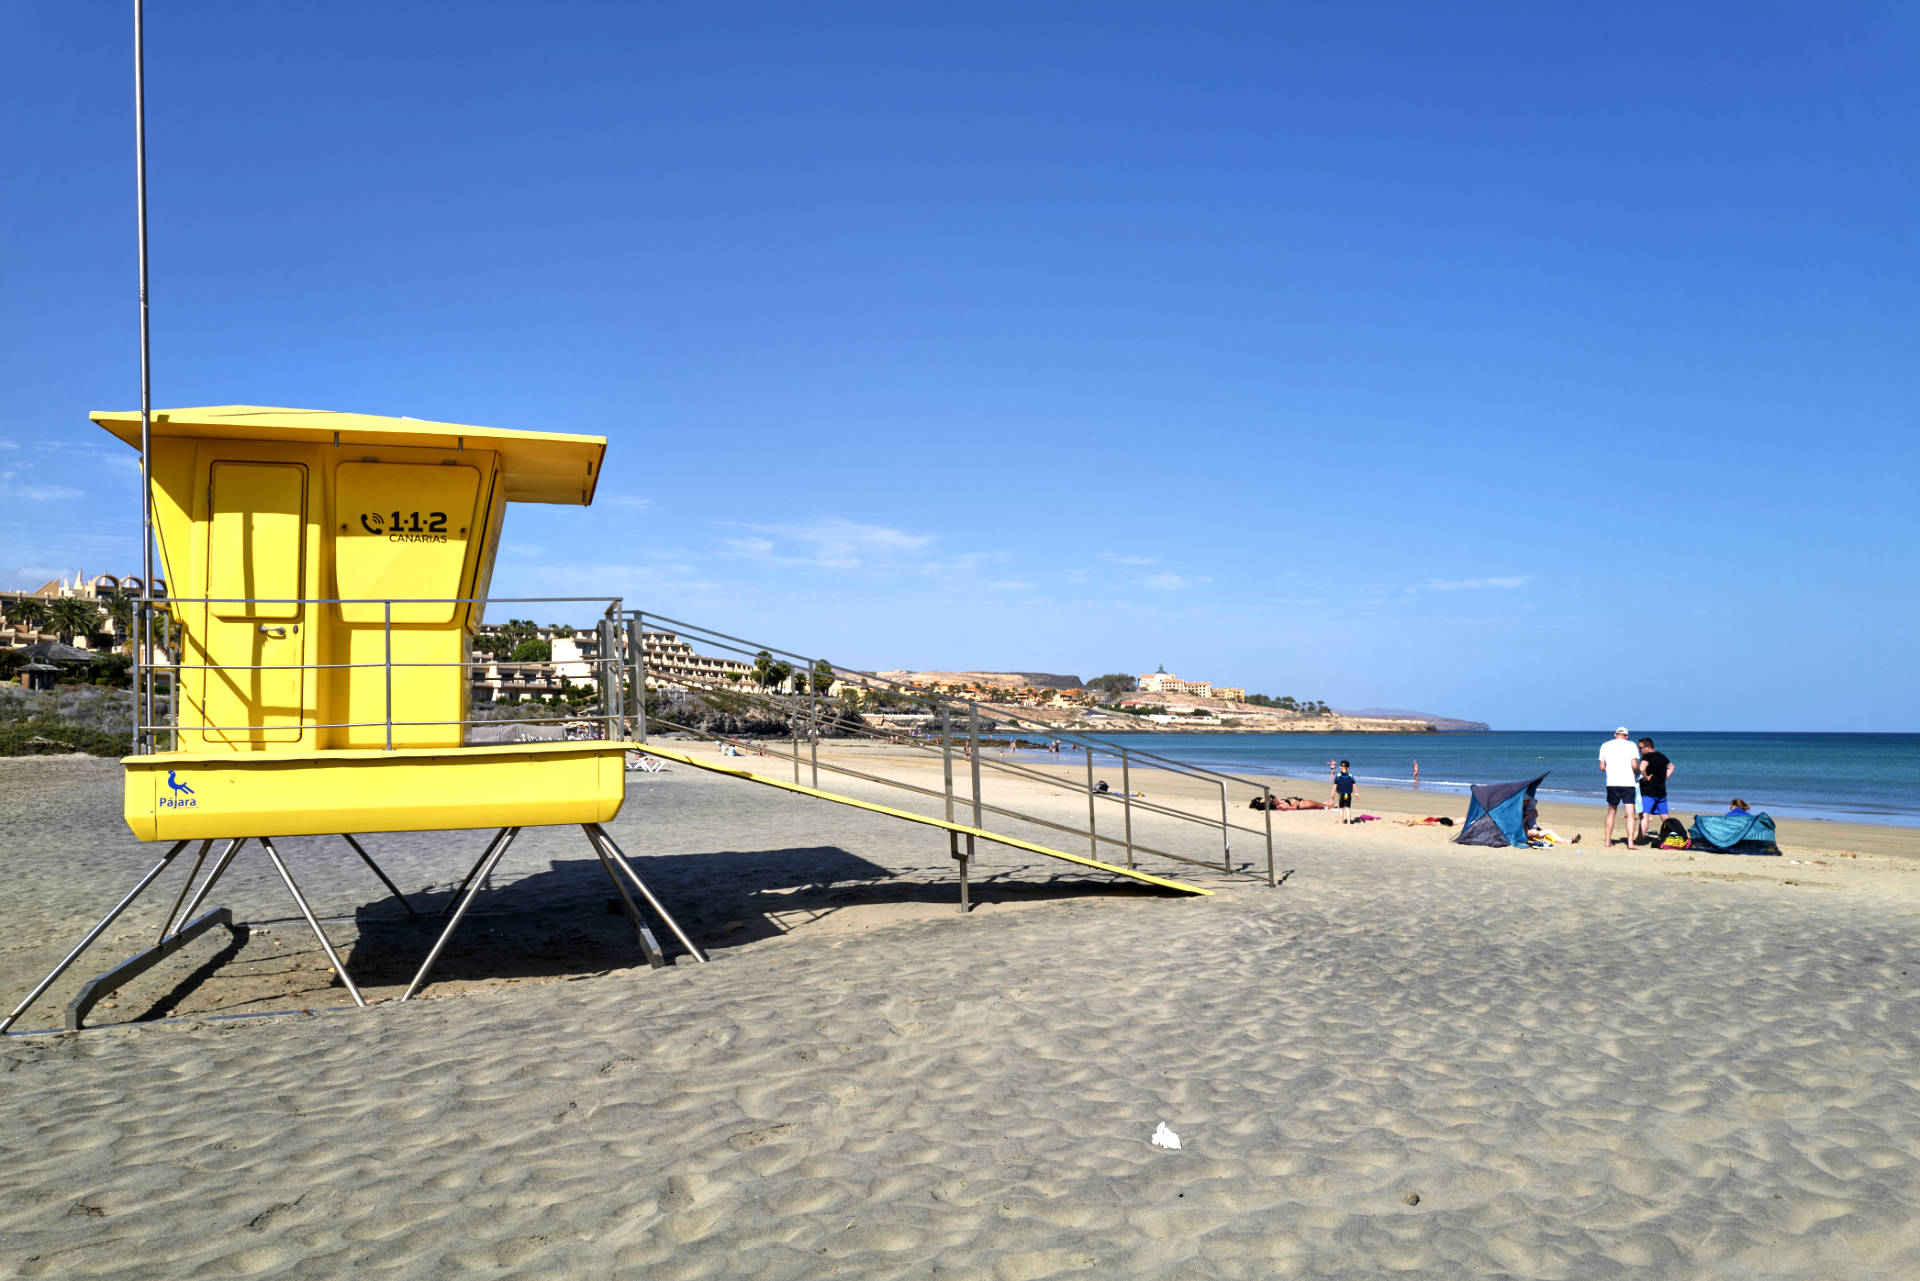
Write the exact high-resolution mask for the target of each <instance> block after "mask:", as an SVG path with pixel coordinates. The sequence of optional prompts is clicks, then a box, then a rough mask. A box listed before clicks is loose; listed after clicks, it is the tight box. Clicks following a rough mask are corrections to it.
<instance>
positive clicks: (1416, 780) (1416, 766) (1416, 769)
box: [1413, 761, 1420, 787]
mask: <svg viewBox="0 0 1920 1281" xmlns="http://www.w3.org/2000/svg"><path fill="white" fill-rule="evenodd" d="M1413 785H1414V786H1415V787H1418V786H1420V762H1419V761H1415V762H1414V763H1413Z"/></svg>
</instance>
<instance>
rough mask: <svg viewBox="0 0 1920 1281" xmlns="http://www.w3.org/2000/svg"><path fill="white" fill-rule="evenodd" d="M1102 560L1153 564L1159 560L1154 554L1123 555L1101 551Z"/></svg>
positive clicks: (1117, 563)
mask: <svg viewBox="0 0 1920 1281" xmlns="http://www.w3.org/2000/svg"><path fill="white" fill-rule="evenodd" d="M1099 556H1100V559H1101V560H1110V561H1112V562H1113V563H1114V564H1116V565H1153V564H1157V563H1158V561H1157V560H1156V559H1155V558H1154V557H1152V556H1121V555H1119V554H1118V553H1115V552H1101V553H1099Z"/></svg>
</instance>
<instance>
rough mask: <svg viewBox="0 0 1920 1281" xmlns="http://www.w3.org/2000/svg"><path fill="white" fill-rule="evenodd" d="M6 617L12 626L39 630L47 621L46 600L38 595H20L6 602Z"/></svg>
mask: <svg viewBox="0 0 1920 1281" xmlns="http://www.w3.org/2000/svg"><path fill="white" fill-rule="evenodd" d="M7 617H8V618H11V619H12V620H13V623H14V626H16V627H21V628H32V629H33V630H34V631H36V632H37V631H39V630H41V629H42V628H43V627H45V626H46V623H47V602H45V601H43V600H41V599H40V598H39V597H38V596H22V597H20V598H19V599H18V600H12V601H8V602H7Z"/></svg>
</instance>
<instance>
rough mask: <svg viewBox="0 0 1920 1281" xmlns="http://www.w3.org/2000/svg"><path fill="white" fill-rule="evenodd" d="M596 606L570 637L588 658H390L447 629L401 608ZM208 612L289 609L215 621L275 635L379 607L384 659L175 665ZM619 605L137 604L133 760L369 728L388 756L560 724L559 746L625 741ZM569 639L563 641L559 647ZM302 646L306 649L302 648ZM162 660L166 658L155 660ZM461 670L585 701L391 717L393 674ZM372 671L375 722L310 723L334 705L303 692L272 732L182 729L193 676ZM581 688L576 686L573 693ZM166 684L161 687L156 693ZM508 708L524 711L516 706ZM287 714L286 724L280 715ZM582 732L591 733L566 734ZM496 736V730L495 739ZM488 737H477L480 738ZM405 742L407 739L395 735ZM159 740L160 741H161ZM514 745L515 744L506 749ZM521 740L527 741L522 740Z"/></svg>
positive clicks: (268, 726)
mask: <svg viewBox="0 0 1920 1281" xmlns="http://www.w3.org/2000/svg"><path fill="white" fill-rule="evenodd" d="M583 604H584V605H594V606H598V607H599V609H600V619H599V621H598V622H597V623H596V624H595V625H594V626H592V627H590V628H585V629H579V630H577V631H576V632H575V635H581V634H585V635H588V636H591V637H592V638H593V642H592V646H591V648H592V650H593V653H592V655H591V656H587V655H584V654H583V655H581V656H578V657H573V658H565V659H556V658H554V657H553V656H552V654H551V651H549V654H548V657H547V658H545V659H535V658H525V659H515V658H512V657H503V656H487V657H481V658H475V657H473V656H472V652H471V651H470V650H468V649H466V648H463V649H462V654H463V657H462V658H460V659H458V660H453V661H439V662H435V661H429V660H420V659H408V658H401V659H396V658H395V657H394V654H393V647H394V633H395V631H396V630H400V631H407V632H421V631H425V630H428V629H429V628H431V627H440V628H442V629H444V628H445V627H446V626H447V624H419V623H413V622H409V621H406V620H405V619H402V620H401V621H400V622H397V623H396V622H395V621H394V616H393V615H394V607H395V606H399V605H446V606H449V607H453V606H459V605H477V606H480V607H482V608H485V607H487V606H490V605H501V606H518V605H553V606H573V607H578V606H580V605H583ZM214 605H250V606H263V605H272V606H296V607H298V609H299V612H300V615H301V617H300V618H299V619H297V620H296V619H285V620H281V619H274V620H268V621H266V622H260V621H259V620H255V619H247V620H222V621H225V622H233V621H245V622H248V623H254V624H255V625H257V626H258V627H259V628H260V629H261V630H262V631H263V632H266V631H269V630H280V629H284V628H291V627H295V626H314V625H315V620H313V619H312V618H311V617H310V616H309V614H308V608H309V607H326V606H360V607H365V606H378V607H379V608H380V610H381V622H380V630H381V634H382V641H381V658H380V660H379V661H377V662H374V661H367V662H311V663H308V662H301V663H219V662H188V661H185V659H184V658H183V657H182V656H181V655H182V653H183V651H184V650H185V649H187V648H188V647H189V645H190V643H191V639H190V638H191V635H192V634H191V631H190V630H189V623H188V616H189V615H191V614H193V613H194V611H195V608H196V607H197V608H198V610H199V612H200V614H201V616H202V618H204V615H205V613H206V609H207V607H210V606H214ZM620 605H621V601H620V599H619V598H618V597H606V596H514V597H500V596H494V597H391V598H366V597H246V598H242V597H212V596H202V597H179V596H173V597H151V596H142V597H139V598H137V599H136V601H135V603H134V607H135V609H136V611H138V614H137V621H136V627H135V632H136V635H139V636H142V637H143V638H145V643H144V644H143V645H136V646H135V647H134V669H133V682H134V689H135V718H134V727H133V754H134V755H136V756H138V755H147V754H150V753H154V752H159V751H165V750H177V749H178V748H179V746H180V743H181V739H182V736H183V735H189V734H192V735H235V736H249V735H250V736H254V741H255V742H264V741H266V737H267V736H269V735H271V736H274V739H275V741H282V740H284V739H285V738H286V737H287V736H292V737H294V738H296V739H297V738H302V737H304V736H305V735H307V734H308V733H310V732H314V731H320V730H352V729H373V728H378V729H380V730H381V731H382V740H383V742H382V745H383V747H384V749H385V750H387V751H392V750H393V749H394V731H395V730H396V729H400V730H405V729H408V728H415V729H419V728H435V727H439V728H449V727H458V728H459V729H460V730H461V740H462V744H463V745H467V746H480V745H485V744H483V743H476V742H474V741H472V740H473V739H474V738H475V734H476V731H484V730H486V729H489V728H491V727H500V726H513V727H520V726H533V725H559V726H561V727H562V731H563V732H562V733H561V734H560V735H558V737H581V738H600V739H617V738H619V737H620V734H621V732H622V730H621V726H622V721H623V717H624V698H625V694H624V691H622V690H620V689H619V688H618V686H619V681H620V673H619V667H620V660H619V658H618V657H617V656H615V648H616V647H615V645H614V643H613V641H614V628H613V620H614V619H615V618H617V617H618V614H619V609H620ZM337 625H338V626H340V627H344V628H350V629H351V628H364V627H366V626H367V624H362V623H351V622H341V623H338V624H337ZM561 639H566V638H561ZM304 643H305V642H303V645H304ZM163 654H164V655H165V657H164V658H162V657H161V655H163ZM449 668H453V669H459V670H461V671H463V672H467V673H472V672H474V671H482V672H489V673H493V672H500V671H501V669H510V670H511V671H512V672H514V673H516V674H517V675H521V676H524V674H525V673H527V672H540V673H544V676H543V678H542V679H541V680H539V681H538V682H537V684H536V683H534V682H528V681H526V680H524V679H521V680H515V681H513V682H512V683H513V684H516V685H518V686H520V687H521V689H522V690H529V689H537V690H540V691H544V692H545V693H546V694H548V695H550V696H557V695H560V694H562V693H563V692H564V691H568V690H571V689H574V688H583V687H590V688H591V689H592V693H591V695H590V696H589V699H588V700H587V701H585V702H583V703H582V704H581V705H579V706H576V707H552V708H550V710H551V711H552V713H553V714H552V715H545V716H543V715H532V716H527V715H521V714H518V713H514V714H512V715H507V716H501V715H494V714H489V715H486V716H479V717H476V716H472V715H469V716H466V717H462V718H454V719H437V720H436V719H419V718H407V717H397V716H396V715H395V714H394V713H395V700H394V673H395V671H396V670H403V671H404V670H421V669H449ZM369 670H371V671H379V672H380V673H382V677H381V680H380V688H381V701H382V716H381V718H380V719H379V720H326V719H320V717H319V716H318V715H317V714H309V712H310V709H314V708H317V707H319V706H322V705H326V704H327V703H329V702H331V701H332V700H331V699H329V698H328V697H327V696H326V695H324V694H323V693H322V691H321V690H320V689H319V688H318V686H316V688H315V689H314V690H313V691H312V692H311V693H308V692H307V691H306V690H305V687H304V685H303V693H302V696H301V698H300V706H298V707H297V708H289V707H284V706H281V705H279V704H275V705H274V706H273V708H272V711H273V712H274V713H275V714H276V716H277V719H275V720H274V721H273V722H272V723H255V722H253V721H251V720H250V721H249V722H248V723H246V724H216V723H203V722H201V721H195V722H193V723H189V724H186V725H182V724H181V708H182V704H183V703H184V702H194V703H197V704H199V705H200V707H201V709H202V711H203V713H204V710H205V704H206V693H205V690H204V688H203V689H202V691H201V692H200V693H199V695H198V696H197V697H195V696H192V695H191V694H190V692H189V691H186V690H183V688H182V686H183V684H184V683H185V681H186V680H187V679H189V677H190V674H192V673H203V674H204V675H205V678H206V679H207V680H211V679H213V678H214V676H215V675H216V674H226V673H248V672H270V671H299V672H301V673H306V672H314V673H323V672H355V671H369ZM575 681H578V682H579V684H578V685H576V684H574V682H575ZM496 682H497V683H498V685H499V686H500V687H504V686H505V684H507V683H508V681H507V679H506V677H505V675H504V673H502V675H501V676H500V677H498V678H489V679H488V680H487V681H486V682H485V683H486V684H487V685H488V686H489V687H493V686H494V685H495V684H496ZM465 683H466V685H467V686H468V688H469V689H470V690H471V689H472V688H473V687H474V686H475V685H476V682H475V681H474V680H473V679H472V677H471V675H469V676H468V677H467V678H466V681H465ZM163 685H164V688H163ZM234 701H238V702H241V703H245V702H247V701H248V700H247V699H246V698H245V697H244V696H239V695H236V696H235V699H234ZM484 705H485V706H487V707H488V709H489V712H490V713H491V712H494V711H496V710H497V709H498V708H499V707H500V706H501V704H498V703H494V702H491V701H489V702H488V703H486V704H484ZM507 705H508V706H519V705H522V704H520V703H519V701H518V700H517V699H516V700H513V701H511V702H510V703H508V704H507ZM289 711H291V712H292V713H293V715H291V716H288V715H286V713H287V712H289ZM581 725H585V726H587V727H589V730H590V732H586V733H580V732H575V733H571V734H569V733H567V732H565V731H566V727H568V726H575V727H579V726H581ZM496 732H497V731H496ZM484 736H485V734H484V733H482V737H484ZM402 737H403V738H404V737H405V736H404V735H403V736H402ZM163 740H164V741H163ZM508 741H512V740H508ZM521 741H524V740H521Z"/></svg>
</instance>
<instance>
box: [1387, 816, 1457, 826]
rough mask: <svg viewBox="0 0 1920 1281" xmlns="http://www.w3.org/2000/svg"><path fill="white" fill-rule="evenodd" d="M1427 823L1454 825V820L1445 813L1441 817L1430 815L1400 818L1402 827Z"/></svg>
mask: <svg viewBox="0 0 1920 1281" xmlns="http://www.w3.org/2000/svg"><path fill="white" fill-rule="evenodd" d="M1425 823H1438V824H1439V825H1440V826H1441V827H1452V826H1453V820H1452V819H1450V818H1447V817H1445V816H1444V815H1442V816H1439V817H1433V816H1428V817H1427V818H1403V819H1401V820H1400V826H1402V827H1419V826H1421V825H1422V824H1425Z"/></svg>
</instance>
